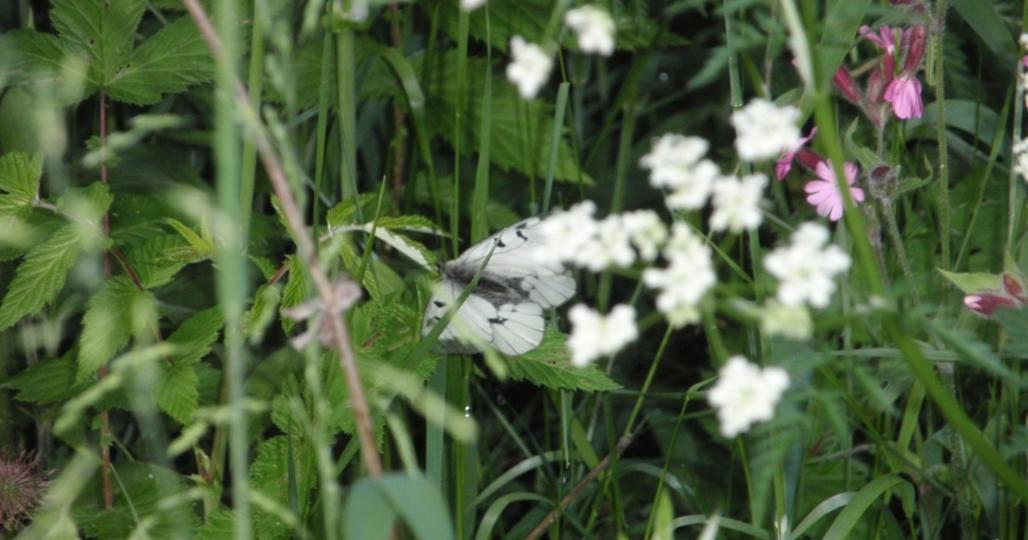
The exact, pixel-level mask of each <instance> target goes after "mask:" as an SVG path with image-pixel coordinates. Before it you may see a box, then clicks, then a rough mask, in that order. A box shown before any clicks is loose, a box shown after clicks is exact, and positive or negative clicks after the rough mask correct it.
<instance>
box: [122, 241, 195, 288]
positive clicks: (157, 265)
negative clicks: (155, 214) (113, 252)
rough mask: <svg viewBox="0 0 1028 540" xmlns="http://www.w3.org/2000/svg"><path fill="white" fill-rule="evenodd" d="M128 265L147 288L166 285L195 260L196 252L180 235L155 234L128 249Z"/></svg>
mask: <svg viewBox="0 0 1028 540" xmlns="http://www.w3.org/2000/svg"><path fill="white" fill-rule="evenodd" d="M126 258H127V259H128V263H129V266H130V267H131V268H132V269H133V270H135V272H136V275H137V276H138V277H139V281H140V282H141V283H142V284H143V286H144V287H146V288H147V289H154V288H157V287H160V286H162V285H167V284H168V283H170V282H171V280H172V278H174V277H175V275H176V274H178V273H179V271H180V270H182V268H183V267H185V266H186V265H187V264H189V263H192V262H194V261H195V260H197V257H196V252H195V251H194V250H193V248H192V247H190V246H189V245H188V244H187V243H186V241H185V240H183V239H182V237H180V236H178V235H171V234H164V235H160V236H155V237H153V238H150V239H148V240H146V241H145V242H143V243H142V244H140V245H138V246H136V247H135V248H133V249H131V250H129V252H128V253H127V255H126Z"/></svg>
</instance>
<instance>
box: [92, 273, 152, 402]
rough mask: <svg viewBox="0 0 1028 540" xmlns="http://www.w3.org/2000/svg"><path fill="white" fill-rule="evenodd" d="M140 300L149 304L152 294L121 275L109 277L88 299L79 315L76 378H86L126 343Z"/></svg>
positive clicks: (133, 325) (129, 336)
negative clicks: (86, 305)
mask: <svg viewBox="0 0 1028 540" xmlns="http://www.w3.org/2000/svg"><path fill="white" fill-rule="evenodd" d="M140 303H145V304H150V305H153V304H154V303H155V300H154V297H153V295H151V294H150V293H149V292H146V291H140V290H139V289H138V288H137V287H136V286H135V284H134V283H132V281H130V280H129V279H128V278H126V277H124V276H118V277H114V278H111V279H109V280H107V281H105V282H104V284H103V285H101V287H100V290H98V291H97V292H96V294H94V295H93V297H92V298H90V299H89V307H88V308H87V309H86V314H85V316H83V318H82V338H81V341H80V345H79V366H78V374H77V375H76V380H78V381H82V380H84V379H85V378H86V377H89V376H90V375H92V374H93V373H95V372H96V370H98V369H100V366H102V365H104V364H105V363H107V361H108V360H110V359H111V358H114V355H115V354H117V353H118V351H119V350H121V348H122V347H124V346H125V345H127V344H128V342H129V338H131V337H132V332H133V328H134V327H135V326H136V322H135V321H134V316H135V314H136V313H137V309H138V308H139V307H140Z"/></svg>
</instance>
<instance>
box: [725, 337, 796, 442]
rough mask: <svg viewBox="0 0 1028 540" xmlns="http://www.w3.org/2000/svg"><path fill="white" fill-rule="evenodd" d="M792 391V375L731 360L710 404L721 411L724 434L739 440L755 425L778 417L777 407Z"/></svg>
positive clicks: (726, 365)
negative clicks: (740, 436)
mask: <svg viewBox="0 0 1028 540" xmlns="http://www.w3.org/2000/svg"><path fill="white" fill-rule="evenodd" d="M788 387H789V375H788V373H786V371H785V370H784V369H782V368H780V367H767V368H763V369H762V368H761V367H760V366H757V365H756V364H753V363H750V362H749V361H748V360H746V358H744V357H742V356H733V357H731V358H729V359H728V362H726V363H725V365H724V367H722V368H721V372H720V374H719V377H718V381H717V384H715V385H714V387H713V388H711V389H710V392H708V393H707V401H709V402H710V404H711V405H712V406H714V407H715V408H717V418H718V421H719V422H720V424H721V434H722V435H724V436H725V437H735V436H736V435H738V434H739V433H743V432H745V431H747V430H749V428H750V425H752V424H753V423H755V422H761V421H767V420H770V419H771V418H772V417H774V414H775V405H776V404H777V403H778V401H779V400H780V399H781V397H782V393H783V392H784V391H785V389H786V388H788Z"/></svg>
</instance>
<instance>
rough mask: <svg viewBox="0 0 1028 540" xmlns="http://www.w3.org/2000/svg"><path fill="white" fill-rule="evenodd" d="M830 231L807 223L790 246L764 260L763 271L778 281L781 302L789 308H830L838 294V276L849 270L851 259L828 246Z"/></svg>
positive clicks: (797, 231)
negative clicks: (808, 306) (806, 305)
mask: <svg viewBox="0 0 1028 540" xmlns="http://www.w3.org/2000/svg"><path fill="white" fill-rule="evenodd" d="M828 236H829V235H828V229H826V228H825V227H824V226H823V225H820V224H817V223H814V222H807V223H804V224H802V225H800V227H799V228H798V229H796V231H795V232H794V233H792V237H791V243H790V244H789V245H788V246H785V247H780V248H778V249H776V250H774V251H772V252H771V253H769V254H768V255H767V257H765V258H764V267H765V268H767V271H768V272H770V273H771V275H773V276H774V277H776V278H778V280H779V283H778V294H777V297H778V301H779V302H781V303H782V304H784V305H786V306H801V305H803V304H805V303H806V304H810V305H811V306H812V307H815V308H825V307H828V303H829V302H830V301H831V297H832V293H833V292H835V281H833V279H834V278H835V276H836V275H837V274H841V273H843V272H845V271H846V270H848V269H849V267H850V257H849V255H847V254H846V253H845V252H844V251H843V250H842V249H840V248H839V247H838V246H836V245H828V246H826V244H828Z"/></svg>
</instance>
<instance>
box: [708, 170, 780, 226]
mask: <svg viewBox="0 0 1028 540" xmlns="http://www.w3.org/2000/svg"><path fill="white" fill-rule="evenodd" d="M765 186H767V175H765V174H763V173H756V174H748V175H746V176H744V177H742V178H735V177H730V176H724V177H721V178H720V179H719V180H718V181H717V183H715V184H714V212H713V213H712V214H710V228H711V229H713V230H715V231H723V230H725V229H728V230H730V231H732V232H734V233H738V232H742V231H743V230H749V229H755V228H757V227H758V226H760V223H761V222H762V221H763V220H764V213H763V211H762V210H761V209H760V201H762V200H763V199H764V187H765Z"/></svg>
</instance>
